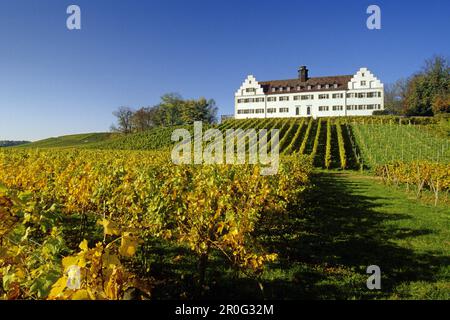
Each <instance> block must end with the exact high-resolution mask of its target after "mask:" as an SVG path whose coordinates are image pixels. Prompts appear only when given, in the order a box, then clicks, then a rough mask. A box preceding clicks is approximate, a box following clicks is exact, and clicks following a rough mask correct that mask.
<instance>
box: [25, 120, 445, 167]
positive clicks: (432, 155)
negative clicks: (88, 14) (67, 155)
mask: <svg viewBox="0 0 450 320" xmlns="http://www.w3.org/2000/svg"><path fill="white" fill-rule="evenodd" d="M177 128H184V129H188V130H189V131H190V132H191V133H192V131H193V127H192V126H177V127H162V128H154V129H151V130H148V131H145V132H139V133H133V134H128V135H123V134H118V133H115V134H113V133H92V134H79V135H69V136H62V137H58V138H50V139H45V140H41V141H37V142H34V143H30V144H26V145H22V146H19V147H18V148H67V147H77V148H89V149H103V150H108V149H112V150H161V149H168V148H170V147H171V146H173V145H174V143H173V142H172V141H171V135H172V132H173V130H175V129H177ZM216 128H218V129H219V130H221V131H222V132H223V133H224V134H225V132H226V130H227V129H243V130H245V129H249V128H253V129H255V130H256V131H258V130H260V129H263V128H264V129H268V130H270V129H279V130H280V136H279V146H280V153H281V154H285V155H289V154H293V153H297V154H304V155H309V156H311V157H312V158H313V160H314V164H315V166H316V167H322V168H329V169H331V168H342V169H359V168H361V167H362V166H363V167H366V168H373V167H376V166H377V165H379V164H383V163H386V162H389V161H393V160H404V161H412V160H430V161H435V162H445V163H447V162H450V150H449V141H450V140H449V139H448V138H447V137H446V136H445V135H443V134H442V132H440V131H439V130H438V129H437V128H438V125H437V123H436V120H435V119H434V118H408V119H404V118H398V117H348V118H321V119H311V118H291V119H286V118H284V119H281V118H269V119H244V120H228V121H226V122H224V123H222V124H221V125H218V126H216ZM206 129H207V127H205V126H204V127H203V132H204V131H205V130H206ZM271 138H272V137H271V136H270V135H268V138H267V140H268V142H267V143H268V146H270V145H271ZM242 139H243V137H238V141H242ZM393 146H395V148H393Z"/></svg>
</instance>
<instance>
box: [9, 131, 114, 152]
mask: <svg viewBox="0 0 450 320" xmlns="http://www.w3.org/2000/svg"><path fill="white" fill-rule="evenodd" d="M114 137H116V135H115V134H113V133H108V132H102V133H85V134H73V135H67V136H61V137H55V138H48V139H44V140H39V141H36V142H32V143H29V144H24V145H20V146H18V147H17V148H69V147H85V146H88V145H93V144H97V143H99V142H102V141H105V140H110V139H114Z"/></svg>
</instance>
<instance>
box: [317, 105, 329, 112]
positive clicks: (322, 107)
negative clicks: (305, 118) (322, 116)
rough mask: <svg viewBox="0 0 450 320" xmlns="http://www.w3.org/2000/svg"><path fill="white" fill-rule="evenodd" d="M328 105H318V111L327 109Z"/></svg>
mask: <svg viewBox="0 0 450 320" xmlns="http://www.w3.org/2000/svg"><path fill="white" fill-rule="evenodd" d="M328 109H329V107H328V106H319V111H328Z"/></svg>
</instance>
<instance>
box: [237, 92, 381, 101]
mask: <svg viewBox="0 0 450 320" xmlns="http://www.w3.org/2000/svg"><path fill="white" fill-rule="evenodd" d="M331 97H332V99H342V98H344V94H343V93H333V94H332V95H331ZM290 98H291V97H290V96H281V97H278V101H289V100H290ZM347 98H381V92H378V91H373V92H354V93H347ZM293 99H294V100H295V101H297V100H314V95H313V94H304V95H298V96H294V98H293ZM318 99H319V100H324V99H330V94H328V93H324V94H319V95H318ZM274 101H277V97H267V102H274ZM237 102H238V103H253V102H264V98H245V99H238V100H237Z"/></svg>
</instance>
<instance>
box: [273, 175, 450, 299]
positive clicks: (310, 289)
mask: <svg viewBox="0 0 450 320" xmlns="http://www.w3.org/2000/svg"><path fill="white" fill-rule="evenodd" d="M313 180H314V181H313V182H314V184H315V185H316V186H317V188H315V189H314V190H313V191H312V192H310V194H309V195H308V197H307V198H308V199H307V201H306V203H305V204H304V206H305V207H306V209H304V210H301V211H295V210H294V211H293V212H292V213H291V214H290V217H289V219H287V220H285V221H289V222H288V223H284V225H283V226H282V228H279V229H278V230H272V231H273V232H272V236H271V237H270V240H269V241H267V245H268V246H269V247H271V248H272V249H273V250H276V251H277V252H278V253H279V256H280V262H279V264H278V265H277V266H276V267H275V266H274V267H275V268H273V269H271V270H269V271H267V272H266V274H265V275H264V277H265V280H266V292H265V294H266V295H268V296H269V297H271V298H280V299H284V298H311V299H318V298H321V299H335V298H337V299H352V298H368V299H369V298H420V299H427V298H440V299H450V208H449V207H448V206H447V207H445V206H441V207H437V208H436V207H433V206H431V205H426V204H424V203H421V202H419V201H417V200H413V199H408V197H407V195H406V194H405V192H403V191H402V190H399V189H396V188H392V187H387V186H384V185H383V184H381V183H380V182H378V181H377V180H376V179H374V178H372V177H369V176H364V175H359V174H357V173H353V172H324V171H319V172H317V173H316V174H315V175H314V178H313ZM267 227H268V228H270V226H267ZM267 231H268V230H267V229H266V230H265V232H267ZM369 265H378V266H379V267H380V268H381V272H382V289H381V290H379V291H371V290H368V289H367V288H366V280H367V277H368V275H366V268H367V266H369Z"/></svg>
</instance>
